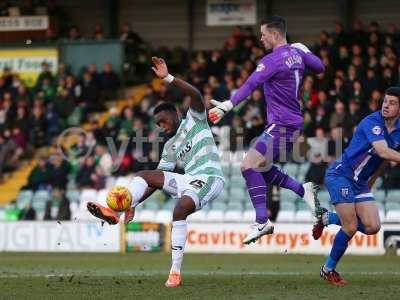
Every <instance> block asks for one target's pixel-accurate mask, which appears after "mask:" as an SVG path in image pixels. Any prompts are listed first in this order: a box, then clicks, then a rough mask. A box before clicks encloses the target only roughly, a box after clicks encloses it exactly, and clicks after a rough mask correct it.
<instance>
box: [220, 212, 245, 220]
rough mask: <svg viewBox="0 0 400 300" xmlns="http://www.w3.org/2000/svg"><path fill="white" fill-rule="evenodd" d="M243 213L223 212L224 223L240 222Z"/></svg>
mask: <svg viewBox="0 0 400 300" xmlns="http://www.w3.org/2000/svg"><path fill="white" fill-rule="evenodd" d="M242 215H243V213H242V212H241V211H240V210H228V211H226V212H225V215H224V221H225V222H240V221H242Z"/></svg>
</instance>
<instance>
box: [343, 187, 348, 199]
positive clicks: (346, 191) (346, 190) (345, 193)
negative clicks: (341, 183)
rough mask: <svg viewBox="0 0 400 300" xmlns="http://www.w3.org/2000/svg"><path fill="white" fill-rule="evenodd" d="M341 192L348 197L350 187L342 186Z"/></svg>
mask: <svg viewBox="0 0 400 300" xmlns="http://www.w3.org/2000/svg"><path fill="white" fill-rule="evenodd" d="M341 193H342V196H343V197H345V198H346V197H347V196H348V195H349V189H348V188H342V189H341Z"/></svg>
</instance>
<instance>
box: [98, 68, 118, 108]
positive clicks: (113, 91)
mask: <svg viewBox="0 0 400 300" xmlns="http://www.w3.org/2000/svg"><path fill="white" fill-rule="evenodd" d="M119 86H120V80H119V77H118V74H117V73H115V72H114V71H113V68H112V64H110V63H108V64H105V65H104V69H103V72H102V73H101V74H100V88H101V93H102V99H103V100H106V101H107V100H111V99H115V98H116V96H117V90H118V88H119Z"/></svg>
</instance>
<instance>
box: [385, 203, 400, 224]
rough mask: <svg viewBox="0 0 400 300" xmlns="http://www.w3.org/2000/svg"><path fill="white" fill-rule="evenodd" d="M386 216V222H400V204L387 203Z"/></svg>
mask: <svg viewBox="0 0 400 300" xmlns="http://www.w3.org/2000/svg"><path fill="white" fill-rule="evenodd" d="M385 207H386V216H385V222H396V223H398V222H399V221H400V202H394V201H391V202H386V205H385Z"/></svg>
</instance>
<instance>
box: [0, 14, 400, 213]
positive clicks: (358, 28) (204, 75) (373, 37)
mask: <svg viewBox="0 0 400 300" xmlns="http://www.w3.org/2000/svg"><path fill="white" fill-rule="evenodd" d="M125 30H126V36H125V38H126V39H128V40H129V39H134V37H133V36H131V37H129V33H128V32H129V30H130V29H129V27H128V26H127V27H126V28H125ZM290 42H298V41H290ZM310 48H312V50H313V51H314V53H316V54H317V55H319V56H320V57H321V58H322V60H323V63H324V64H325V67H326V72H325V73H323V74H320V75H316V76H314V75H311V74H307V73H306V74H305V76H304V79H303V88H302V90H301V96H302V107H303V111H304V118H305V124H304V134H303V135H302V136H301V138H300V139H299V141H300V143H301V144H302V145H303V147H301V148H302V149H308V152H307V158H308V160H309V161H310V162H311V164H310V168H309V170H308V172H307V174H306V178H305V179H306V180H307V181H308V180H311V181H313V182H315V183H317V184H323V175H324V172H325V169H326V167H327V165H328V164H329V163H330V162H331V161H332V160H333V159H335V158H336V157H337V156H338V155H340V152H339V153H338V151H336V144H337V142H338V140H341V143H342V144H343V148H344V146H345V145H346V143H347V142H348V140H349V139H350V138H351V135H352V132H353V130H354V127H355V125H356V124H357V123H358V122H359V121H360V120H361V119H362V118H363V117H364V116H365V115H367V114H369V113H371V112H373V111H376V110H377V109H379V106H380V101H381V100H382V95H383V92H384V90H385V89H386V88H387V87H388V86H392V85H398V84H399V73H400V67H399V59H398V57H399V55H400V32H399V31H398V29H397V28H396V27H395V26H394V25H389V26H388V27H387V29H386V30H382V29H381V28H380V26H379V24H377V23H375V22H372V23H370V24H369V25H368V27H367V28H365V26H364V25H363V24H362V22H361V21H356V22H355V23H354V25H353V29H352V31H350V32H346V31H345V30H344V29H343V26H342V25H341V24H340V23H337V24H336V27H335V32H332V33H328V32H326V31H322V32H321V34H320V36H319V41H318V42H317V43H316V44H315V45H314V46H313V47H310ZM156 54H157V55H159V56H161V57H164V58H165V59H166V61H167V63H168V62H169V61H173V66H172V70H173V71H181V74H180V76H182V77H183V78H184V79H186V80H188V81H189V82H191V83H192V84H193V85H195V86H196V87H198V88H199V90H200V91H201V92H202V94H203V95H204V98H205V100H206V106H207V108H209V107H210V102H209V101H210V99H213V98H214V99H218V100H223V99H229V98H230V96H231V95H232V94H233V93H235V91H236V89H237V88H238V87H239V86H241V85H242V83H243V82H244V81H245V80H246V78H247V77H248V76H249V75H250V74H251V72H252V71H253V70H254V69H255V67H256V64H257V61H258V60H259V59H260V58H261V57H262V56H263V55H265V51H264V49H262V48H261V47H260V46H259V45H258V37H257V36H256V34H255V33H254V32H253V30H252V29H251V28H240V27H236V28H235V29H234V31H233V33H232V35H231V36H230V37H228V38H227V40H226V41H225V43H224V45H223V47H222V48H221V49H217V50H210V51H197V52H195V53H193V55H192V57H191V58H190V60H189V62H188V66H187V68H183V67H180V66H178V64H176V63H175V62H176V61H181V62H182V61H185V59H186V57H187V55H188V54H187V53H185V52H183V51H181V50H176V49H175V50H168V49H165V48H162V49H159V50H158V52H156ZM174 74H175V73H174ZM118 86H119V79H118V77H117V75H116V74H115V73H114V72H113V71H112V66H111V65H106V66H104V70H103V72H101V73H99V72H98V71H97V70H96V67H95V65H89V66H88V67H87V69H86V70H85V71H84V72H83V74H82V75H81V76H74V75H72V74H70V73H69V72H68V68H67V66H65V65H63V64H60V66H59V70H58V72H57V74H52V73H51V72H50V71H49V66H48V65H47V64H46V63H44V64H43V71H42V73H41V74H40V76H39V79H38V82H37V84H36V86H35V87H33V88H27V87H26V86H24V84H23V83H22V82H21V80H19V78H18V76H16V75H15V74H12V72H11V70H5V71H4V72H3V76H2V78H1V79H0V97H1V109H0V128H1V135H0V160H2V162H5V163H0V165H1V166H2V167H3V168H2V169H3V170H2V171H3V172H4V171H6V170H8V169H12V168H15V164H16V163H17V162H18V161H19V159H20V158H21V157H24V156H25V155H29V153H31V152H32V150H30V149H32V148H33V149H34V148H37V147H41V146H48V145H50V144H52V143H54V137H55V136H56V135H58V134H59V133H60V132H61V131H62V130H63V129H65V128H68V127H71V126H75V125H79V124H81V123H82V122H84V121H85V122H89V126H88V127H86V129H87V131H86V134H82V135H80V137H79V139H78V141H77V143H76V144H75V145H74V146H73V148H72V150H73V151H72V152H71V151H70V152H69V155H70V156H69V159H68V161H66V160H63V157H62V156H61V155H60V153H55V154H53V155H51V156H50V157H46V158H45V157H42V158H40V159H39V163H38V165H37V166H36V167H35V168H34V169H33V171H32V173H31V175H30V176H29V180H28V184H27V185H26V187H25V188H27V189H31V190H38V189H39V190H40V189H48V190H49V189H50V190H51V189H52V190H57V191H59V190H61V191H63V190H65V189H67V185H68V184H69V182H70V181H71V179H72V181H73V183H74V187H77V188H96V189H101V188H104V186H105V182H106V180H107V176H109V175H110V174H112V175H116V176H118V175H126V174H129V173H132V172H136V171H138V170H141V169H152V168H154V167H155V166H156V165H157V162H158V159H159V155H160V153H159V151H158V152H157V151H156V149H155V148H154V147H153V146H152V143H153V142H154V141H155V140H157V138H159V137H161V138H163V137H162V134H161V135H160V134H159V132H157V131H156V130H155V125H154V123H153V119H152V110H153V109H154V107H155V106H156V105H157V104H158V103H159V102H160V101H171V102H172V101H173V102H174V103H177V106H178V108H179V109H180V110H181V111H182V113H184V111H185V110H186V109H187V107H188V101H189V99H188V97H185V96H184V95H181V94H180V92H179V91H178V90H175V89H173V88H171V87H170V86H167V85H165V84H163V83H161V84H160V85H159V86H158V87H157V88H156V89H155V88H154V86H156V85H152V84H148V86H147V88H146V95H145V96H144V97H143V99H142V100H141V102H140V103H139V104H138V105H135V104H134V102H133V101H132V100H128V102H127V105H126V106H125V107H124V108H123V109H122V111H118V110H117V109H116V108H115V107H111V108H110V109H109V116H108V119H107V120H106V121H105V123H104V124H100V123H99V122H98V120H96V119H90V118H88V114H90V113H91V112H93V111H101V110H104V109H105V106H104V101H105V100H106V99H109V98H112V97H113V95H112V92H113V91H115V90H116V89H117V88H118ZM110 93H111V94H110ZM264 114H265V107H264V96H263V92H262V90H255V91H254V92H253V93H252V95H251V97H250V99H249V100H248V101H246V102H245V103H244V104H243V105H241V106H239V107H237V108H236V109H235V110H234V111H233V112H231V113H230V114H229V115H227V116H226V117H225V118H224V119H223V120H222V122H221V123H220V124H218V125H217V126H213V128H212V129H213V132H214V133H215V135H216V136H217V138H218V137H219V139H218V140H219V141H220V148H221V149H222V150H231V151H236V150H240V149H241V148H242V144H243V147H244V148H246V147H248V146H249V144H250V143H251V141H252V140H253V139H254V138H255V137H257V136H258V135H259V134H260V133H261V132H262V131H263V129H264V126H265V124H263V120H264ZM135 136H143V137H149V139H148V140H147V141H146V142H145V143H144V144H143V146H140V147H138V145H137V144H135V141H133V140H130V142H129V143H128V145H127V150H126V151H125V154H124V155H123V157H122V159H121V160H120V161H119V162H118V166H117V167H115V164H114V163H115V160H116V157H113V156H112V153H110V152H109V144H107V141H106V139H105V138H106V137H111V138H112V140H113V142H114V143H115V146H116V147H117V149H119V147H120V146H121V145H122V144H123V143H124V141H125V140H126V139H127V138H129V137H135ZM161 140H162V139H161ZM241 140H243V142H242V141H241ZM227 141H229V142H227ZM14 145H16V146H17V147H16V146H14ZM15 148H17V149H18V150H17V151H15ZM89 150H90V151H89ZM92 150H93V151H92ZM87 153H90V155H87ZM113 162H114V163H113ZM383 176H384V177H386V178H387V179H386V180H384V181H383V182H384V186H382V188H385V189H390V188H398V187H399V186H398V180H397V179H398V178H400V167H398V166H395V165H392V166H391V167H390V168H389V169H388V170H387V171H386V173H385V174H384V175H383ZM61 195H63V194H62V193H61ZM56 196H57V197H59V198H60V197H61V198H63V197H64V198H65V196H60V194H59V193H58V194H57V192H56ZM65 201H68V200H65ZM47 215H48V214H47ZM64 215H67V214H65V213H64Z"/></svg>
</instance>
